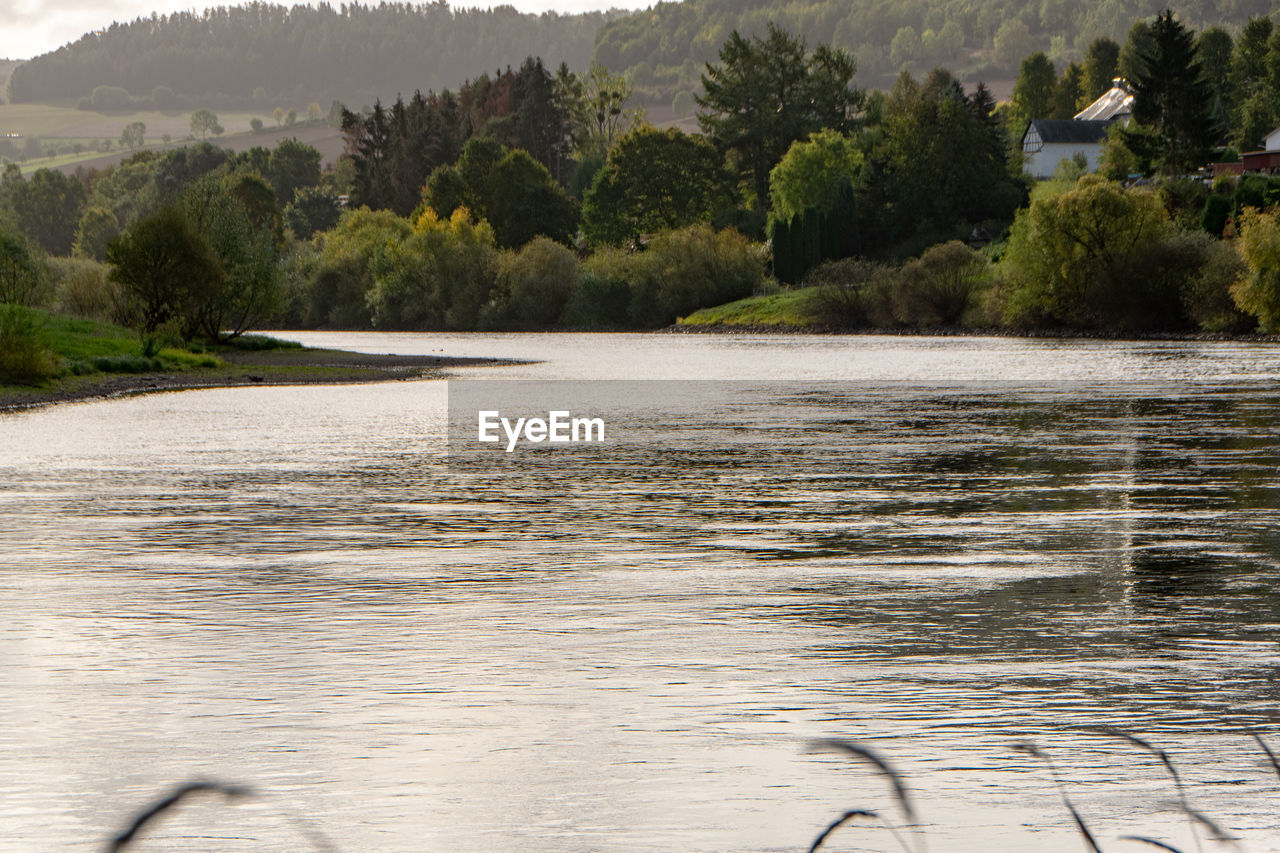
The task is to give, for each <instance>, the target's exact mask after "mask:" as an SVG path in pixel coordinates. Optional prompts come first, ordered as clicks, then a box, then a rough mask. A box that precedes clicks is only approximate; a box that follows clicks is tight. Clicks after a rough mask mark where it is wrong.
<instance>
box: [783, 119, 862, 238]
mask: <svg viewBox="0 0 1280 853" xmlns="http://www.w3.org/2000/svg"><path fill="white" fill-rule="evenodd" d="M862 161H863V157H862V152H861V151H859V150H858V146H857V145H856V144H855V143H854V141H853V140H852V139H850V138H849V137H847V136H844V135H843V134H840V133H837V132H836V131H834V130H822V131H819V132H817V133H812V134H810V135H809V139H808V141H805V142H795V143H792V145H791V148H790V149H788V150H787V153H786V155H785V156H784V157H783V158H782V160H780V161H779V162H778V165H777V166H775V167H774V168H773V171H772V172H770V173H769V198H770V201H771V202H772V205H773V213H774V216H776V217H778V218H779V219H784V218H785V219H790V218H791V217H793V216H796V215H798V214H800V213H801V212H803V211H804V210H805V209H807V208H810V207H814V208H818V209H819V210H829V209H831V207H832V206H833V205H834V204H835V201H836V192H837V188H838V187H839V185H840V180H841V179H842V178H844V179H846V180H847V181H849V182H850V183H856V182H857V181H858V176H859V173H860V172H861V170H862Z"/></svg>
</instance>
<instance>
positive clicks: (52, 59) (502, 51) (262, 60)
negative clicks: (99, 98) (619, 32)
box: [9, 2, 611, 108]
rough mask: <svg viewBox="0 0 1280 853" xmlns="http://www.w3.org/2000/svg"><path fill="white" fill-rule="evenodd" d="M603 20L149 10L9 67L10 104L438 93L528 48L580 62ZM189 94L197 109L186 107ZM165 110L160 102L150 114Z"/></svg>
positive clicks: (601, 16) (429, 11) (371, 10)
mask: <svg viewBox="0 0 1280 853" xmlns="http://www.w3.org/2000/svg"><path fill="white" fill-rule="evenodd" d="M610 16H611V15H610V13H603V12H589V13H585V14H581V15H560V14H557V13H554V12H548V13H544V14H541V15H533V14H523V13H520V12H517V11H516V10H515V9H514V8H512V7H510V6H499V7H496V8H494V9H453V8H450V7H449V5H448V3H445V2H436V3H430V4H424V5H418V4H410V3H379V4H378V5H376V6H374V5H362V4H360V3H350V4H347V3H344V4H341V5H339V6H336V7H335V6H333V5H331V4H329V3H320V4H318V5H316V6H307V5H295V6H282V5H277V4H271V3H265V2H254V3H249V4H247V5H243V6H226V7H218V8H214V9H208V10H205V11H202V12H174V13H172V14H168V15H160V14H152V15H151V16H149V17H141V18H137V19H135V20H133V21H131V22H127V23H119V22H117V23H113V24H112V25H111V26H109V27H107V28H106V29H104V30H102V31H99V32H93V33H88V34H86V35H84V36H83V37H81V38H80V39H78V40H77V41H75V42H73V43H72V44H69V45H67V46H65V47H62V48H59V49H58V50H56V51H53V52H51V53H47V54H44V55H42V56H38V57H35V58H34V59H32V60H30V61H29V62H26V63H24V64H22V65H20V66H19V67H18V68H17V69H15V70H14V72H13V74H12V77H11V79H10V81H9V97H10V99H11V100H12V101H14V102H30V101H43V100H49V99H56V98H81V97H88V96H89V95H90V94H91V93H92V91H93V90H94V88H95V87H98V86H111V87H117V88H120V89H124V90H125V91H126V92H128V93H129V94H130V95H131V96H134V97H139V98H152V97H153V93H154V92H156V90H157V89H158V88H160V89H163V90H168V91H167V94H166V93H165V92H161V97H160V99H159V100H176V102H177V105H180V106H188V107H189V106H195V105H208V106H246V105H249V104H252V103H254V102H255V101H254V93H255V92H259V94H260V97H259V100H266V99H277V98H279V99H286V100H292V101H295V102H304V103H305V102H306V101H308V100H312V99H317V100H321V101H322V102H324V103H328V102H329V101H330V100H331V99H335V98H336V99H340V100H343V101H344V102H346V103H354V104H359V103H362V102H368V101H372V100H373V98H375V97H377V96H378V95H379V94H381V93H387V92H397V91H403V92H408V91H412V90H414V89H415V88H420V89H423V90H427V89H436V90H440V89H443V88H445V87H447V86H451V85H454V84H455V83H456V81H457V80H458V79H459V77H461V76H473V75H477V74H480V73H482V72H485V71H491V70H492V69H494V68H502V67H504V66H506V65H507V64H509V63H510V62H512V61H513V59H514V58H517V57H521V56H524V55H526V54H528V53H534V54H536V55H540V56H543V57H545V58H547V60H548V61H551V62H555V63H559V62H561V61H563V62H568V63H569V64H570V65H571V66H572V67H575V68H578V67H582V66H585V65H586V64H587V62H588V60H589V59H590V58H591V50H592V44H593V42H594V39H595V34H596V31H597V30H598V29H599V28H600V26H601V25H602V24H603V23H604V22H605V21H607V20H608V19H609V18H610ZM196 97H198V98H199V99H200V102H201V103H200V104H195V103H194V101H193V100H192V99H193V98H196ZM161 108H164V107H161Z"/></svg>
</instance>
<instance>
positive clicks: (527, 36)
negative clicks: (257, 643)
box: [10, 0, 1280, 114]
mask: <svg viewBox="0 0 1280 853" xmlns="http://www.w3.org/2000/svg"><path fill="white" fill-rule="evenodd" d="M1166 7H1170V8H1172V10H1173V11H1174V13H1175V14H1177V15H1178V18H1179V20H1181V21H1183V22H1184V23H1185V24H1187V25H1188V26H1190V27H1192V28H1193V29H1200V30H1203V29H1206V28H1209V27H1222V28H1225V29H1226V30H1228V31H1231V32H1236V31H1238V30H1239V29H1240V28H1242V27H1243V25H1244V23H1245V22H1246V20H1248V19H1249V18H1250V17H1253V16H1258V15H1268V14H1271V13H1272V12H1273V11H1276V10H1277V9H1280V0H1182V2H1176V3H1172V4H1170V3H1167V2H1165V0H1139V2H1137V3H1122V2H1119V0H1084V2H1071V1H1070V0H1036V2H1027V1H1026V0H944V2H936V3H935V2H926V1H925V0H898V2H886V0H849V2H835V0H783V2H772V3H766V2H762V0H680V2H660V3H658V4H656V5H655V6H653V7H652V8H650V9H646V10H644V11H641V12H636V13H633V14H627V13H624V12H621V11H613V12H593V13H587V14H582V15H559V14H555V13H546V14H542V15H530V14H522V13H520V12H517V11H516V10H515V9H513V8H511V7H510V6H499V7H497V8H494V9H492V10H482V9H460V8H459V9H454V8H450V6H449V5H448V3H446V2H436V3H431V4H426V5H414V4H410V3H382V4H379V5H377V6H363V5H359V4H351V5H347V4H343V5H340V6H337V7H334V6H331V5H329V4H327V3H321V4H320V5H319V6H317V7H311V6H302V5H298V6H291V7H286V6H282V5H274V4H268V3H251V4H249V5H246V6H235V7H228V8H218V9H212V10H209V11H206V12H199V13H192V12H178V13H175V14H172V15H153V16H151V17H149V18H139V19H137V20H135V21H132V22H131V23H116V24H112V25H111V26H110V27H108V28H107V29H105V30H103V31H101V32H96V33H90V34H87V35H85V36H84V37H83V38H81V39H80V40H78V41H76V42H75V43H73V44H70V45H67V46H65V47H63V48H61V49H59V50H57V51H54V52H52V53H48V54H45V55H43V56H40V57H37V58H35V59H33V60H31V61H30V62H28V63H26V64H24V65H22V66H21V67H19V68H18V70H17V71H16V72H15V73H14V74H13V78H12V81H11V95H10V97H11V99H12V100H14V101H43V100H49V99H59V98H62V99H73V98H76V99H78V98H86V97H88V96H89V95H90V94H91V93H92V91H93V89H94V88H96V87H99V86H111V87H119V88H123V89H125V90H127V91H128V92H129V93H130V94H132V95H133V96H135V97H137V98H146V97H150V96H152V94H153V92H154V90H155V89H156V88H157V87H164V88H165V90H172V91H173V92H174V93H176V95H177V100H178V104H179V105H182V106H193V107H194V106H206V105H212V106H218V105H223V106H232V105H235V106H247V105H250V104H254V103H257V101H261V102H262V103H266V102H267V101H268V100H269V99H278V98H286V99H290V100H294V101H299V102H306V101H309V100H313V99H314V100H318V101H320V102H321V103H329V102H330V101H331V100H333V99H338V100H341V101H343V102H345V103H348V104H352V105H356V104H369V103H372V101H373V100H374V99H375V98H377V97H383V98H386V97H388V96H390V95H393V94H395V93H396V92H403V93H405V94H406V95H407V94H409V93H411V92H413V91H415V90H422V91H424V92H425V91H429V90H434V91H437V92H439V91H441V90H443V89H444V88H446V87H449V86H455V85H457V82H458V81H459V80H462V79H467V78H474V77H475V76H476V75H478V74H480V73H482V72H489V73H492V72H494V71H495V70H501V69H504V68H506V67H507V66H509V65H515V64H517V63H519V62H520V61H522V60H523V59H524V57H526V56H529V55H535V56H539V57H541V58H542V60H543V61H544V62H545V63H546V64H547V66H548V67H551V68H554V67H556V66H558V65H559V64H560V63H561V62H566V63H568V65H569V66H570V67H572V68H584V67H586V65H587V63H588V62H589V61H590V60H592V59H593V58H594V60H595V61H597V62H599V63H600V64H601V65H604V66H605V67H607V68H609V69H610V70H612V71H615V72H625V73H627V74H628V75H629V76H630V78H631V80H632V82H633V83H634V85H635V89H636V93H637V94H638V95H640V96H642V97H645V98H646V99H648V100H651V101H657V102H661V103H671V102H672V101H673V99H674V98H675V97H676V96H678V95H682V93H687V94H684V95H683V96H682V97H681V100H680V102H679V103H680V109H679V111H680V112H683V113H685V114H692V112H693V100H692V95H693V94H695V93H696V92H697V91H698V88H699V84H700V79H701V75H702V73H703V72H704V71H705V63H707V62H714V61H715V59H716V55H717V51H718V50H719V49H720V46H721V45H722V44H724V42H725V41H726V40H727V39H728V38H729V34H730V33H731V32H733V31H735V30H736V31H737V32H739V33H740V34H742V35H743V36H747V37H750V36H755V35H764V34H765V33H766V31H767V28H768V25H769V23H771V22H772V23H773V24H775V25H778V26H780V27H782V28H784V29H786V30H788V31H789V32H793V33H796V34H797V35H800V36H802V37H804V38H805V39H807V40H808V41H809V42H810V43H829V44H831V45H832V46H833V47H839V48H843V49H845V50H847V51H849V52H851V53H852V54H853V56H854V58H855V59H856V60H857V63H858V72H859V74H858V76H859V81H860V83H861V84H862V85H863V86H865V87H868V88H881V89H889V88H891V87H892V86H893V83H894V80H895V79H896V77H897V75H898V73H899V72H900V71H902V70H908V71H911V72H913V73H915V74H917V75H920V74H924V73H926V72H927V71H928V70H930V69H931V68H935V67H944V68H948V69H951V71H952V73H954V74H955V75H956V76H957V77H958V78H959V79H962V80H987V81H993V80H1009V79H1012V78H1013V76H1014V75H1015V74H1016V73H1017V70H1018V64H1019V63H1020V62H1021V60H1022V59H1023V58H1024V57H1026V56H1027V55H1028V54H1030V53H1033V52H1035V51H1044V52H1045V53H1046V55H1047V56H1048V57H1049V59H1050V60H1051V61H1052V62H1054V64H1056V65H1057V66H1059V67H1061V66H1064V65H1066V64H1067V63H1069V62H1072V61H1078V60H1083V59H1084V57H1085V53H1086V51H1087V48H1088V45H1090V44H1092V43H1093V42H1094V41H1095V40H1096V39H1098V38H1100V37H1107V38H1111V39H1116V40H1121V39H1123V38H1124V36H1125V34H1126V32H1127V31H1128V30H1129V28H1130V26H1131V25H1132V24H1133V21H1134V20H1135V19H1137V18H1141V17H1152V16H1154V15H1155V14H1156V13H1157V12H1159V11H1162V10H1163V9H1165V8H1166ZM255 93H256V96H257V101H255ZM166 94H167V92H166ZM197 98H198V99H200V100H201V103H199V104H196V103H195V100H194V99H197Z"/></svg>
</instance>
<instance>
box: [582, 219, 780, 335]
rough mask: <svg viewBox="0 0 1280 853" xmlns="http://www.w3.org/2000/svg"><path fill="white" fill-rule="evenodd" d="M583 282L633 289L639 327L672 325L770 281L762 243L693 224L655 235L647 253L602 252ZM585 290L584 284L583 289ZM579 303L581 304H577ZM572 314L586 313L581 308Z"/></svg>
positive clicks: (631, 314) (631, 310)
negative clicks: (766, 270)
mask: <svg viewBox="0 0 1280 853" xmlns="http://www.w3.org/2000/svg"><path fill="white" fill-rule="evenodd" d="M584 267H585V269H584V276H583V284H582V287H587V286H588V280H589V278H590V279H594V281H592V283H591V284H590V287H592V288H594V289H598V290H612V289H613V288H615V287H617V284H616V283H617V282H622V283H625V286H626V287H627V289H628V290H629V292H630V300H629V306H628V311H627V316H628V322H629V324H630V325H633V326H640V327H647V328H654V327H659V326H666V325H669V324H671V323H672V322H674V321H675V320H676V318H677V317H680V316H684V315H686V314H689V313H691V312H693V311H695V310H697V309H698V308H702V307H706V306H709V305H719V304H720V303H722V302H729V301H732V300H734V299H740V298H742V297H744V296H749V295H750V294H751V293H753V292H754V291H755V289H756V288H758V287H760V286H762V285H763V283H764V262H763V258H762V255H761V252H760V250H759V247H758V246H757V245H755V244H753V243H751V242H750V241H748V240H747V239H746V238H745V237H743V236H742V235H741V234H739V233H737V232H736V231H733V230H729V229H725V230H723V231H715V230H713V229H711V228H710V227H709V226H706V225H691V226H689V227H687V228H681V229H677V230H674V231H666V232H663V233H661V234H658V235H655V236H654V238H653V239H652V240H651V241H650V242H649V245H648V248H646V249H645V250H644V251H642V252H634V253H627V252H623V251H621V250H617V249H606V250H604V251H601V252H597V253H596V254H595V255H593V256H592V257H591V258H589V259H588V260H587V262H586V264H585V265H584ZM580 289H581V288H580ZM574 307H576V306H574ZM566 314H567V315H568V316H571V317H574V318H577V317H579V316H581V315H580V314H578V313H577V312H576V311H573V312H569V311H567V312H566Z"/></svg>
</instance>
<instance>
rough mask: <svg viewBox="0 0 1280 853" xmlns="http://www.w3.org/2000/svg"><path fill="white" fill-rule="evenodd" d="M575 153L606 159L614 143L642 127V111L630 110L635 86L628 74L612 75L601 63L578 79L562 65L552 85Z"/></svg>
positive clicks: (643, 116)
mask: <svg viewBox="0 0 1280 853" xmlns="http://www.w3.org/2000/svg"><path fill="white" fill-rule="evenodd" d="M553 86H554V91H555V95H556V99H557V101H558V102H559V104H560V109H561V112H562V113H563V115H564V120H565V122H566V124H567V125H568V133H569V139H570V142H571V144H572V145H573V150H574V152H575V153H577V154H578V155H579V156H580V157H584V158H585V157H593V156H595V157H600V158H601V159H603V158H605V157H606V156H607V155H608V153H609V149H610V148H612V147H613V143H614V142H615V141H616V140H618V139H619V138H621V137H622V136H623V135H624V134H626V133H628V132H630V131H631V130H632V129H634V128H635V127H637V126H639V125H640V124H641V123H642V122H643V121H644V118H645V112H644V110H643V109H634V108H631V109H629V108H628V107H627V102H628V101H630V100H631V93H632V91H633V88H634V87H633V86H632V83H631V78H630V77H628V76H626V75H625V74H611V73H610V72H609V69H608V68H606V67H605V66H603V65H601V64H600V63H598V62H593V63H591V66H590V67H589V68H588V69H587V73H586V75H585V76H584V77H582V78H581V79H580V78H578V77H577V76H576V75H575V74H574V73H573V72H572V71H570V70H569V67H568V66H567V65H563V64H562V65H561V67H560V68H559V69H558V70H557V72H556V77H555V80H554V83H553Z"/></svg>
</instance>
